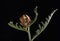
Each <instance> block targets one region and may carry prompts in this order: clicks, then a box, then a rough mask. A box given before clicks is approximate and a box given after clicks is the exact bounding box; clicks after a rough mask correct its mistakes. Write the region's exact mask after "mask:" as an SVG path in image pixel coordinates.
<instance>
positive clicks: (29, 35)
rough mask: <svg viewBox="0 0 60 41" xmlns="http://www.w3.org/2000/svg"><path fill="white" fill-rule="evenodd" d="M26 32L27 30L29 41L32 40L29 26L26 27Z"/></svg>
mask: <svg viewBox="0 0 60 41" xmlns="http://www.w3.org/2000/svg"><path fill="white" fill-rule="evenodd" d="M27 32H28V37H29V41H32V40H31V34H30V27H28V31H27Z"/></svg>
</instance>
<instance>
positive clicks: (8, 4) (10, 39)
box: [0, 0, 60, 41]
mask: <svg viewBox="0 0 60 41" xmlns="http://www.w3.org/2000/svg"><path fill="white" fill-rule="evenodd" d="M59 3H60V1H59V0H1V13H0V15H1V16H0V21H1V22H0V23H1V24H0V25H1V26H0V29H1V30H0V31H1V32H0V34H1V36H0V37H1V38H0V41H28V35H27V33H26V32H23V31H19V30H16V29H13V28H11V27H10V26H8V22H10V21H13V22H14V23H15V22H19V15H20V16H21V15H22V14H24V13H27V15H29V16H30V17H31V19H33V18H34V17H35V14H34V12H33V10H34V8H35V7H36V5H37V6H38V13H39V15H38V19H37V21H36V22H35V24H33V25H32V26H31V33H32V35H33V34H34V31H35V30H36V28H37V24H39V23H40V22H41V21H45V17H47V16H48V15H49V14H50V13H51V12H52V11H53V10H55V9H58V11H57V12H56V13H55V14H54V16H53V17H52V19H51V21H50V23H49V25H48V26H47V28H46V29H45V30H44V31H43V32H42V33H41V34H40V35H39V36H38V37H37V38H36V39H35V40H34V41H59V40H60V34H59V33H60V27H59V25H60V15H59V14H60V13H59V10H60V9H59V5H60V4H59ZM22 12H24V13H22Z"/></svg>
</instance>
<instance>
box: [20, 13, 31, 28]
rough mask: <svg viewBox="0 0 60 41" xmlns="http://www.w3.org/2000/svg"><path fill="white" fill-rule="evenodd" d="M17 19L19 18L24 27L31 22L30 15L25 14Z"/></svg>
mask: <svg viewBox="0 0 60 41" xmlns="http://www.w3.org/2000/svg"><path fill="white" fill-rule="evenodd" d="M19 20H20V24H21V25H22V26H24V27H27V26H29V25H30V23H31V19H30V17H29V16H28V15H27V14H24V15H22V16H21V17H20V18H19Z"/></svg>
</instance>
